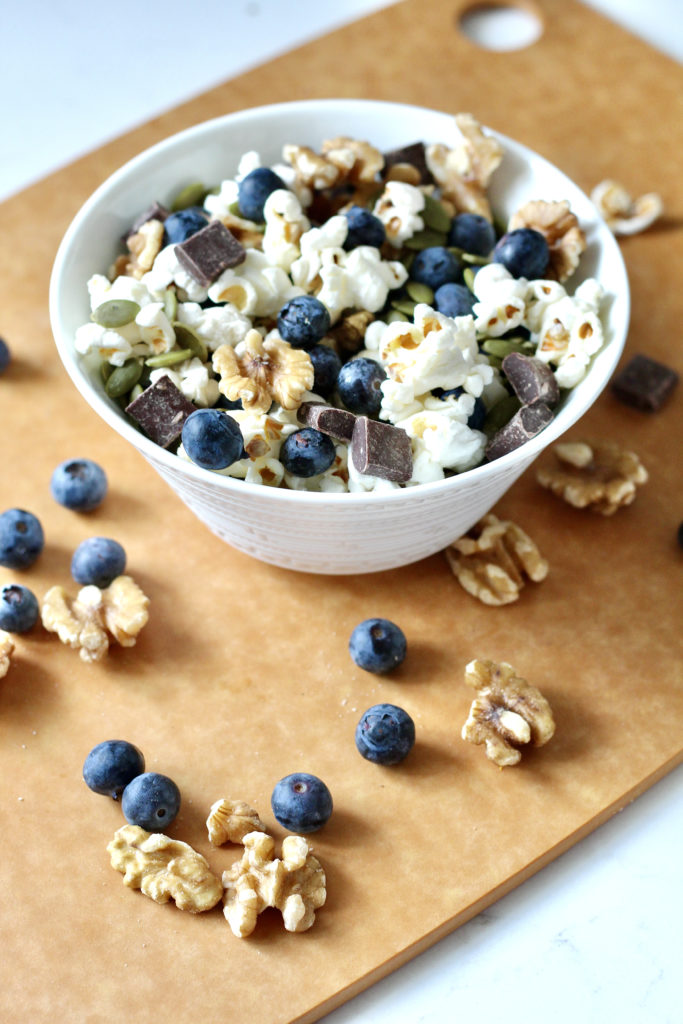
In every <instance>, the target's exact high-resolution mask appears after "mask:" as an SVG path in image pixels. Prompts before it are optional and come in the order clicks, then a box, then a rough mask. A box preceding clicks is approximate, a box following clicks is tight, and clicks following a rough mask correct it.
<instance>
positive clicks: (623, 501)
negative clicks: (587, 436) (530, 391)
mask: <svg viewBox="0 0 683 1024" xmlns="http://www.w3.org/2000/svg"><path fill="white" fill-rule="evenodd" d="M553 452H554V453H555V456H556V457H557V459H558V461H559V463H560V465H559V466H557V467H554V468H544V469H540V470H539V471H538V473H537V475H536V479H537V480H538V482H539V484H540V485H541V487H545V488H547V489H548V490H549V491H552V493H553V494H556V495H557V496H558V497H560V498H562V499H563V500H564V501H566V502H567V503H568V504H569V505H573V506H574V508H590V509H591V511H593V512H599V513H600V514H601V515H603V516H611V515H613V514H614V513H615V512H616V511H617V509H619V508H621V507H622V506H623V505H630V504H631V502H632V501H633V500H634V499H635V496H636V488H637V487H638V486H639V485H640V484H644V483H646V482H647V479H648V474H647V470H646V469H645V467H644V466H643V465H642V463H641V461H640V459H639V458H638V456H637V455H636V454H635V452H630V451H624V450H622V449H621V448H620V447H619V445H618V444H616V443H615V442H614V441H590V442H562V443H560V444H556V445H555V446H554V448H553Z"/></svg>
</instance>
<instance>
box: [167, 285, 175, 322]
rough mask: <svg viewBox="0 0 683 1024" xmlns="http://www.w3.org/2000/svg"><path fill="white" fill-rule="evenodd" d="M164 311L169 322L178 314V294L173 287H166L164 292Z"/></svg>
mask: <svg viewBox="0 0 683 1024" xmlns="http://www.w3.org/2000/svg"><path fill="white" fill-rule="evenodd" d="M164 313H165V314H166V317H167V319H168V320H170V321H171V323H173V321H174V320H175V318H176V317H177V315H178V295H177V292H176V290H175V288H167V289H166V291H165V292H164Z"/></svg>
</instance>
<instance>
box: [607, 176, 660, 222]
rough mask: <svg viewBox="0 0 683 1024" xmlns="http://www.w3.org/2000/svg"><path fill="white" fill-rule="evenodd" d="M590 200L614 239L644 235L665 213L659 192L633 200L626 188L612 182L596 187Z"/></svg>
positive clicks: (648, 193)
mask: <svg viewBox="0 0 683 1024" xmlns="http://www.w3.org/2000/svg"><path fill="white" fill-rule="evenodd" d="M591 199H592V201H593V203H594V204H595V206H596V207H597V208H598V213H599V214H600V216H601V217H602V218H603V219H604V220H605V222H606V224H607V227H608V228H609V229H610V230H611V231H613V232H614V234H615V235H635V234H637V233H638V232H639V231H645V229H646V228H649V227H650V225H651V224H654V222H655V221H656V220H657V218H658V217H660V216H661V214H662V212H663V210H664V204H663V203H662V199H661V196H659V195H657V193H656V192H647V193H646V194H645V195H643V196H640V197H639V198H638V199H632V198H631V196H630V195H629V193H628V192H627V191H626V189H625V188H624V187H623V185H620V184H619V182H618V181H613V180H612V179H611V178H607V179H606V180H605V181H601V182H600V184H599V185H596V186H595V188H594V189H593V191H592V192H591Z"/></svg>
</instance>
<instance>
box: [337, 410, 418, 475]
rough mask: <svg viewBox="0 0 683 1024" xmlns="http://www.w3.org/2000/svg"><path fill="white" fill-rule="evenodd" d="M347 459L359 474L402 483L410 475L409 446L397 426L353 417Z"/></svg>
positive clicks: (411, 451)
mask: <svg viewBox="0 0 683 1024" xmlns="http://www.w3.org/2000/svg"><path fill="white" fill-rule="evenodd" d="M351 459H352V461H353V464H354V466H355V467H356V469H357V470H358V472H359V473H364V474H365V475H366V476H378V477H380V478H381V479H382V480H393V481H394V483H397V484H404V483H406V482H407V481H408V480H410V478H411V476H412V475H413V449H412V445H411V443H410V438H409V437H408V435H407V434H406V432H405V430H403V429H402V428H401V427H394V426H393V425H392V424H391V423H380V421H379V420H370V419H368V417H367V416H358V417H356V422H355V424H354V427H353V438H352V440H351Z"/></svg>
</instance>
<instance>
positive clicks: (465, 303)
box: [434, 281, 477, 316]
mask: <svg viewBox="0 0 683 1024" xmlns="http://www.w3.org/2000/svg"><path fill="white" fill-rule="evenodd" d="M476 301H477V300H476V297H475V296H474V295H473V294H472V292H471V291H470V290H469V288H466V287H465V285H464V284H456V283H455V282H454V281H447V282H446V284H442V285H441V286H440V287H439V288H437V289H436V291H435V292H434V309H436V310H438V311H439V313H443V314H444V315H445V316H468V315H469V314H470V313H471V312H472V307H473V306H474V303H475V302H476Z"/></svg>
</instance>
